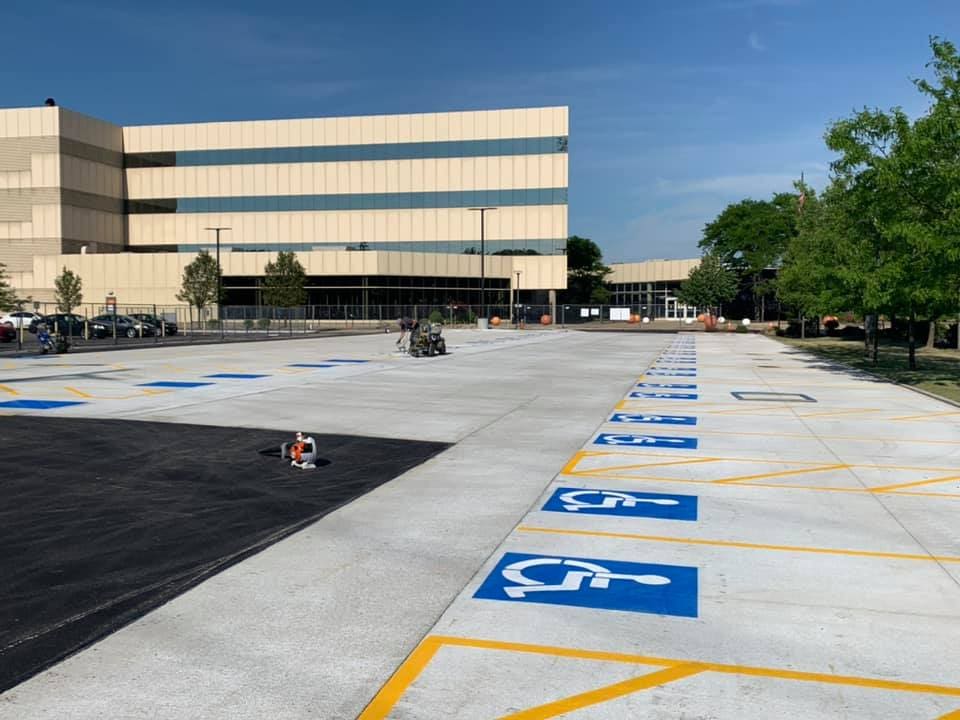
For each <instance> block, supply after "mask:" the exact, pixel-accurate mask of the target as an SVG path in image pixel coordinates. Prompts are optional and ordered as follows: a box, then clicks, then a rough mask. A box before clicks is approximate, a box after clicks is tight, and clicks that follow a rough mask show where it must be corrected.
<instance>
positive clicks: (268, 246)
mask: <svg viewBox="0 0 960 720" xmlns="http://www.w3.org/2000/svg"><path fill="white" fill-rule="evenodd" d="M216 247H217V246H216V245H215V244H213V243H199V244H196V245H168V246H164V247H163V248H162V249H163V250H169V251H170V252H182V253H195V252H200V251H201V250H206V251H208V252H214V251H215V250H216ZM566 247H567V241H566V239H565V238H548V239H540V240H488V241H486V242H485V243H484V246H483V251H484V253H486V254H487V255H563V254H564V252H565V251H566ZM220 250H221V252H237V253H239V252H310V251H311V250H355V251H363V250H382V251H386V252H421V253H447V254H452V255H479V254H480V243H479V242H478V241H476V240H470V241H457V240H435V241H427V240H422V241H416V242H361V243H353V244H349V243H342V242H340V243H338V242H301V243H295V242H286V243H284V242H271V243H255V244H250V245H225V244H221V246H220Z"/></svg>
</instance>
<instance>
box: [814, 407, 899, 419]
mask: <svg viewBox="0 0 960 720" xmlns="http://www.w3.org/2000/svg"><path fill="white" fill-rule="evenodd" d="M881 410H882V408H852V409H847V410H829V411H826V412H815V413H803V414H800V413H797V417H802V418H812V417H832V416H834V415H861V414H863V413H873V412H880V411H881Z"/></svg>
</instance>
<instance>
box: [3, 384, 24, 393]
mask: <svg viewBox="0 0 960 720" xmlns="http://www.w3.org/2000/svg"><path fill="white" fill-rule="evenodd" d="M0 392H5V393H8V394H10V395H19V394H20V393H18V392H17V391H16V390H14V389H13V388H12V387H10V386H9V385H0Z"/></svg>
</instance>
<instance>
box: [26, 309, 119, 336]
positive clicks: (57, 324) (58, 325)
mask: <svg viewBox="0 0 960 720" xmlns="http://www.w3.org/2000/svg"><path fill="white" fill-rule="evenodd" d="M39 323H43V324H44V325H46V326H47V330H49V331H50V332H52V333H56V334H57V335H66V336H68V337H69V336H72V337H82V338H91V337H99V338H102V337H106V336H107V330H106V328H104V327H103V326H102V325H101V326H100V327H99V329H98V327H97V324H96V323H93V322H89V321H88V320H87V319H86V318H85V317H84V316H83V315H76V314H74V313H54V314H53V315H44V316H43V317H42V318H40V320H39V322H37V323H34V325H33V326H32V328H31V332H36V331H37V327H36V326H37V325H38V324H39Z"/></svg>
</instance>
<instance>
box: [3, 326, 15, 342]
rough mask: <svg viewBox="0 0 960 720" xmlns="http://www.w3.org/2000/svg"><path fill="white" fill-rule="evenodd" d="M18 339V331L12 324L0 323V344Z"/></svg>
mask: <svg viewBox="0 0 960 720" xmlns="http://www.w3.org/2000/svg"><path fill="white" fill-rule="evenodd" d="M16 339H17V329H16V328H15V327H14V326H13V324H12V323H8V322H4V323H0V342H5V343H8V342H13V341H14V340H16Z"/></svg>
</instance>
